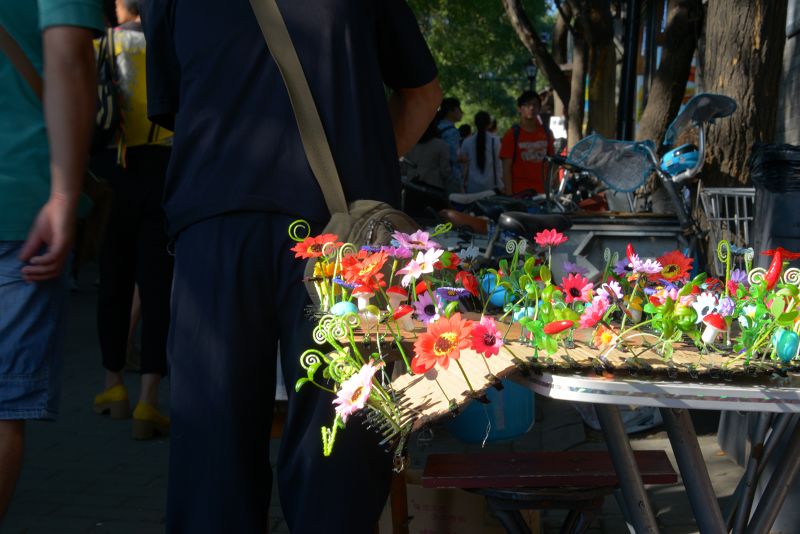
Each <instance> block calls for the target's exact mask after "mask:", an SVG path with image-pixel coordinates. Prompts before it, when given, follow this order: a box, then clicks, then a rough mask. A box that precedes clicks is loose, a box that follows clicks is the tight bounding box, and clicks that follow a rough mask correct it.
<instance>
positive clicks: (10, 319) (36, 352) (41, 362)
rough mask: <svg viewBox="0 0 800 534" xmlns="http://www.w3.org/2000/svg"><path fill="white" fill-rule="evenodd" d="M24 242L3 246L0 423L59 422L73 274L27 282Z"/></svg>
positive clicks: (0, 257) (0, 267) (0, 245)
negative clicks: (20, 258)
mask: <svg viewBox="0 0 800 534" xmlns="http://www.w3.org/2000/svg"><path fill="white" fill-rule="evenodd" d="M22 244H23V243H22V242H21V241H0V419H55V417H56V415H57V414H58V403H59V397H60V394H61V365H62V363H61V360H62V352H63V337H64V331H65V329H64V320H65V315H66V313H65V312H66V305H67V299H68V296H69V286H68V275H67V271H68V269H66V268H65V269H64V272H63V273H62V274H61V276H59V277H58V278H54V279H52V280H48V281H46V282H30V283H29V282H26V281H25V280H23V279H22V273H21V271H20V269H22V267H23V266H24V263H23V262H22V261H20V260H19V259H18V258H17V256H18V255H19V252H20V249H21V247H22Z"/></svg>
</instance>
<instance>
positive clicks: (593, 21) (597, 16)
mask: <svg viewBox="0 0 800 534" xmlns="http://www.w3.org/2000/svg"><path fill="white" fill-rule="evenodd" d="M588 22H589V24H584V28H585V31H586V35H587V41H588V44H589V50H590V51H591V57H590V58H589V59H590V61H591V67H590V70H589V121H588V123H589V131H595V132H597V133H599V134H600V135H604V136H606V137H613V136H614V131H615V130H616V120H617V112H616V93H617V53H616V49H615V48H614V26H613V24H614V23H613V20H612V18H611V4H610V2H609V0H593V1H592V2H591V3H590V7H589V17H588Z"/></svg>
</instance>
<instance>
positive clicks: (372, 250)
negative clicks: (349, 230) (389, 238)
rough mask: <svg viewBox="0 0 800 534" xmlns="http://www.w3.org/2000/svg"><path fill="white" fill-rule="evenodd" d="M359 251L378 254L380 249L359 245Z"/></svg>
mask: <svg viewBox="0 0 800 534" xmlns="http://www.w3.org/2000/svg"><path fill="white" fill-rule="evenodd" d="M361 250H366V251H367V252H380V251H381V247H373V246H372V245H361Z"/></svg>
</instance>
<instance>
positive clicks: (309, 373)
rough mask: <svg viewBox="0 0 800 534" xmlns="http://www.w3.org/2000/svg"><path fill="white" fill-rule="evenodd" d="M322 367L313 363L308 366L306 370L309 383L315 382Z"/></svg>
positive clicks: (318, 363)
mask: <svg viewBox="0 0 800 534" xmlns="http://www.w3.org/2000/svg"><path fill="white" fill-rule="evenodd" d="M320 365H322V363H321V362H317V363H312V364H311V365H309V366H308V369H306V376H308V380H309V381H310V380H314V375H315V374H316V372H317V369H319V366H320Z"/></svg>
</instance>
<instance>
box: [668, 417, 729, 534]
mask: <svg viewBox="0 0 800 534" xmlns="http://www.w3.org/2000/svg"><path fill="white" fill-rule="evenodd" d="M660 411H661V416H662V417H663V419H664V425H665V426H666V428H667V435H669V441H670V443H671V444H672V450H673V452H674V453H675V459H676V460H677V461H678V469H679V470H680V472H681V477H682V478H683V485H684V486H685V487H686V493H687V494H688V497H689V503H690V504H691V506H692V510H693V511H694V517H695V520H696V521H697V527H698V528H699V529H700V532H701V533H702V534H717V533H720V534H721V533H724V532H727V528H726V526H725V522H724V521H723V520H722V512H721V511H720V508H719V503H718V502H717V496H716V495H715V494H714V488H713V487H712V486H711V479H710V478H709V477H708V469H706V464H705V460H703V455H702V453H701V451H700V445H699V444H698V443H697V435H696V434H695V432H694V424H693V423H692V419H691V417H689V412H688V411H687V410H684V409H672V408H660Z"/></svg>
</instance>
